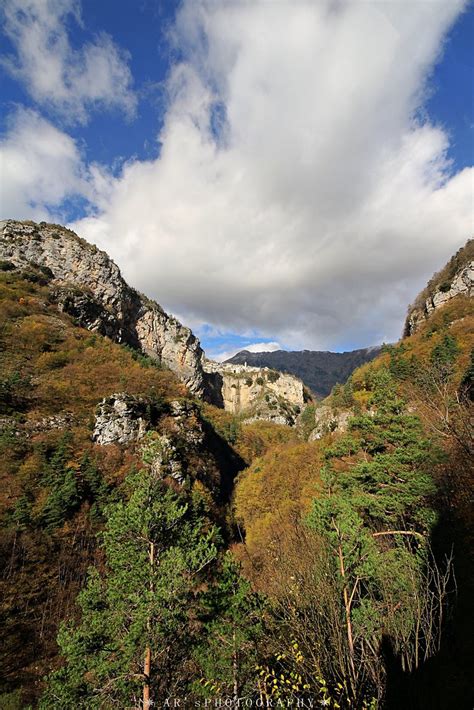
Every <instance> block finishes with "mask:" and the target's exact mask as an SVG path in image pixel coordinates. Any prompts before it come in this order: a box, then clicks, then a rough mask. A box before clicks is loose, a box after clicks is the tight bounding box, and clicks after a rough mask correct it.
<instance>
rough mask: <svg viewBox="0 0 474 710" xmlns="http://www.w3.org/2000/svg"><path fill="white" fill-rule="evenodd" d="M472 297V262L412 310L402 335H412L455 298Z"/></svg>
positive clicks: (473, 290) (473, 269)
mask: <svg viewBox="0 0 474 710" xmlns="http://www.w3.org/2000/svg"><path fill="white" fill-rule="evenodd" d="M459 295H462V296H468V297H472V296H474V261H470V262H469V263H467V264H465V265H463V266H462V267H461V268H460V269H459V270H458V271H457V272H456V274H455V275H454V276H453V278H452V280H451V282H450V283H449V282H448V283H447V284H441V285H440V286H438V288H437V289H436V290H435V292H434V293H433V295H431V296H429V297H428V298H427V299H426V300H425V302H424V304H423V306H422V307H421V308H414V309H413V310H411V311H410V313H409V314H408V317H407V320H406V323H405V330H404V335H405V336H408V335H413V334H414V333H416V332H417V331H418V330H419V329H420V327H421V326H422V325H423V323H425V322H426V321H427V320H428V318H429V317H430V316H431V315H432V313H434V311H436V310H437V309H438V308H441V307H442V306H444V305H445V304H446V303H448V301H450V300H451V299H452V298H455V297H456V296H459Z"/></svg>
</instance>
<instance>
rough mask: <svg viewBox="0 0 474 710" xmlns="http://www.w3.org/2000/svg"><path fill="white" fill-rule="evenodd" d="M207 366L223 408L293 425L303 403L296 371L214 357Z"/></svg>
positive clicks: (206, 368) (247, 418) (251, 419)
mask: <svg viewBox="0 0 474 710" xmlns="http://www.w3.org/2000/svg"><path fill="white" fill-rule="evenodd" d="M204 370H205V371H206V373H207V375H208V377H209V378H213V379H214V383H215V385H214V389H215V391H216V392H220V395H221V398H222V400H221V402H220V404H221V405H222V406H223V407H224V409H225V410H227V411H228V412H231V413H232V414H242V413H244V414H247V417H246V419H245V421H256V420H259V419H262V420H265V421H273V422H275V423H277V424H289V425H290V426H292V425H293V424H294V423H295V420H296V417H297V416H298V414H299V413H300V411H301V409H302V408H303V406H304V393H303V382H302V381H301V380H300V379H299V378H298V377H295V376H294V375H289V374H286V373H282V372H277V371H276V370H270V369H269V368H268V367H264V368H259V367H248V366H247V365H233V364H229V363H216V362H212V361H211V360H205V361H204Z"/></svg>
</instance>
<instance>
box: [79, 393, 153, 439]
mask: <svg viewBox="0 0 474 710" xmlns="http://www.w3.org/2000/svg"><path fill="white" fill-rule="evenodd" d="M150 420H151V416H150V412H149V411H147V404H146V403H145V402H144V401H143V400H140V399H138V398H136V397H132V396H131V395H127V394H125V393H124V392H119V393H117V394H113V395H111V396H110V397H106V398H105V399H103V400H102V402H101V403H100V404H99V405H98V407H97V413H96V418H95V426H94V433H93V435H92V438H93V440H94V441H95V442H96V443H97V444H101V445H106V444H129V443H130V442H132V441H137V440H138V439H141V438H142V437H143V436H144V435H145V433H146V431H147V429H148V427H149V424H150Z"/></svg>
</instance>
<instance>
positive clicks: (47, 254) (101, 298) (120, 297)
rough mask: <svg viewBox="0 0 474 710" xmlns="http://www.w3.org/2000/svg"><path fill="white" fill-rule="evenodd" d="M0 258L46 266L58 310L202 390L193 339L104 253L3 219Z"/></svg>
mask: <svg viewBox="0 0 474 710" xmlns="http://www.w3.org/2000/svg"><path fill="white" fill-rule="evenodd" d="M0 259H2V260H6V261H10V262H12V263H13V264H14V265H15V266H17V267H28V266H35V265H36V266H40V267H42V268H43V269H45V270H47V271H48V273H50V274H51V277H52V285H53V294H55V296H56V298H57V302H58V306H59V308H60V309H62V310H64V311H65V312H67V313H69V314H70V315H72V316H73V317H75V318H76V319H77V320H78V322H79V323H80V324H81V325H83V326H84V327H87V328H89V329H90V330H94V331H97V332H99V333H101V334H102V335H107V336H108V337H110V338H112V339H113V340H115V341H116V342H119V343H127V344H129V345H131V346H133V347H136V348H139V349H140V350H142V351H143V352H145V353H146V354H147V355H149V356H150V357H152V358H155V359H157V360H159V361H160V362H161V363H163V364H164V365H165V366H166V367H169V368H170V370H172V371H173V372H175V373H176V374H177V375H178V377H179V378H180V379H181V380H183V382H185V383H186V385H187V386H188V387H189V389H190V390H191V391H192V392H193V393H194V394H197V395H202V394H203V392H204V382H203V370H202V364H201V360H202V355H203V352H202V349H201V347H200V344H199V341H198V340H197V338H196V337H195V336H194V335H193V333H192V332H191V331H190V330H189V328H186V327H185V326H183V325H181V323H179V321H177V320H176V319H175V318H173V317H172V316H169V315H168V314H167V313H165V312H164V311H163V309H162V308H161V307H160V306H159V305H158V304H157V303H155V302H154V301H151V300H150V299H148V298H146V297H145V296H143V295H142V294H140V293H138V292H137V291H135V290H134V289H132V288H130V286H128V285H127V284H126V282H125V281H124V279H123V278H122V275H121V273H120V269H119V268H118V266H117V265H116V264H115V263H114V262H113V261H112V259H110V257H109V256H108V255H107V254H106V253H105V252H103V251H100V250H99V249H97V247H95V246H93V245H91V244H89V243H88V242H86V241H85V240H84V239H81V238H80V237H78V236H77V234H75V233H74V232H72V231H70V230H68V229H65V228H64V227H61V226H59V225H54V224H46V223H45V222H41V223H40V224H36V223H34V222H17V221H13V220H8V221H5V222H1V223H0Z"/></svg>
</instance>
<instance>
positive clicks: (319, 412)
mask: <svg viewBox="0 0 474 710" xmlns="http://www.w3.org/2000/svg"><path fill="white" fill-rule="evenodd" d="M353 416H354V413H353V412H352V411H350V410H335V409H333V408H332V407H330V406H328V405H327V404H323V405H322V406H320V407H318V408H317V409H316V411H315V414H314V424H315V426H314V429H313V430H312V431H311V433H310V435H309V437H308V441H316V440H317V439H321V437H323V436H324V435H325V434H329V433H330V432H332V431H347V427H348V422H349V419H350V418H351V417H353Z"/></svg>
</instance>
